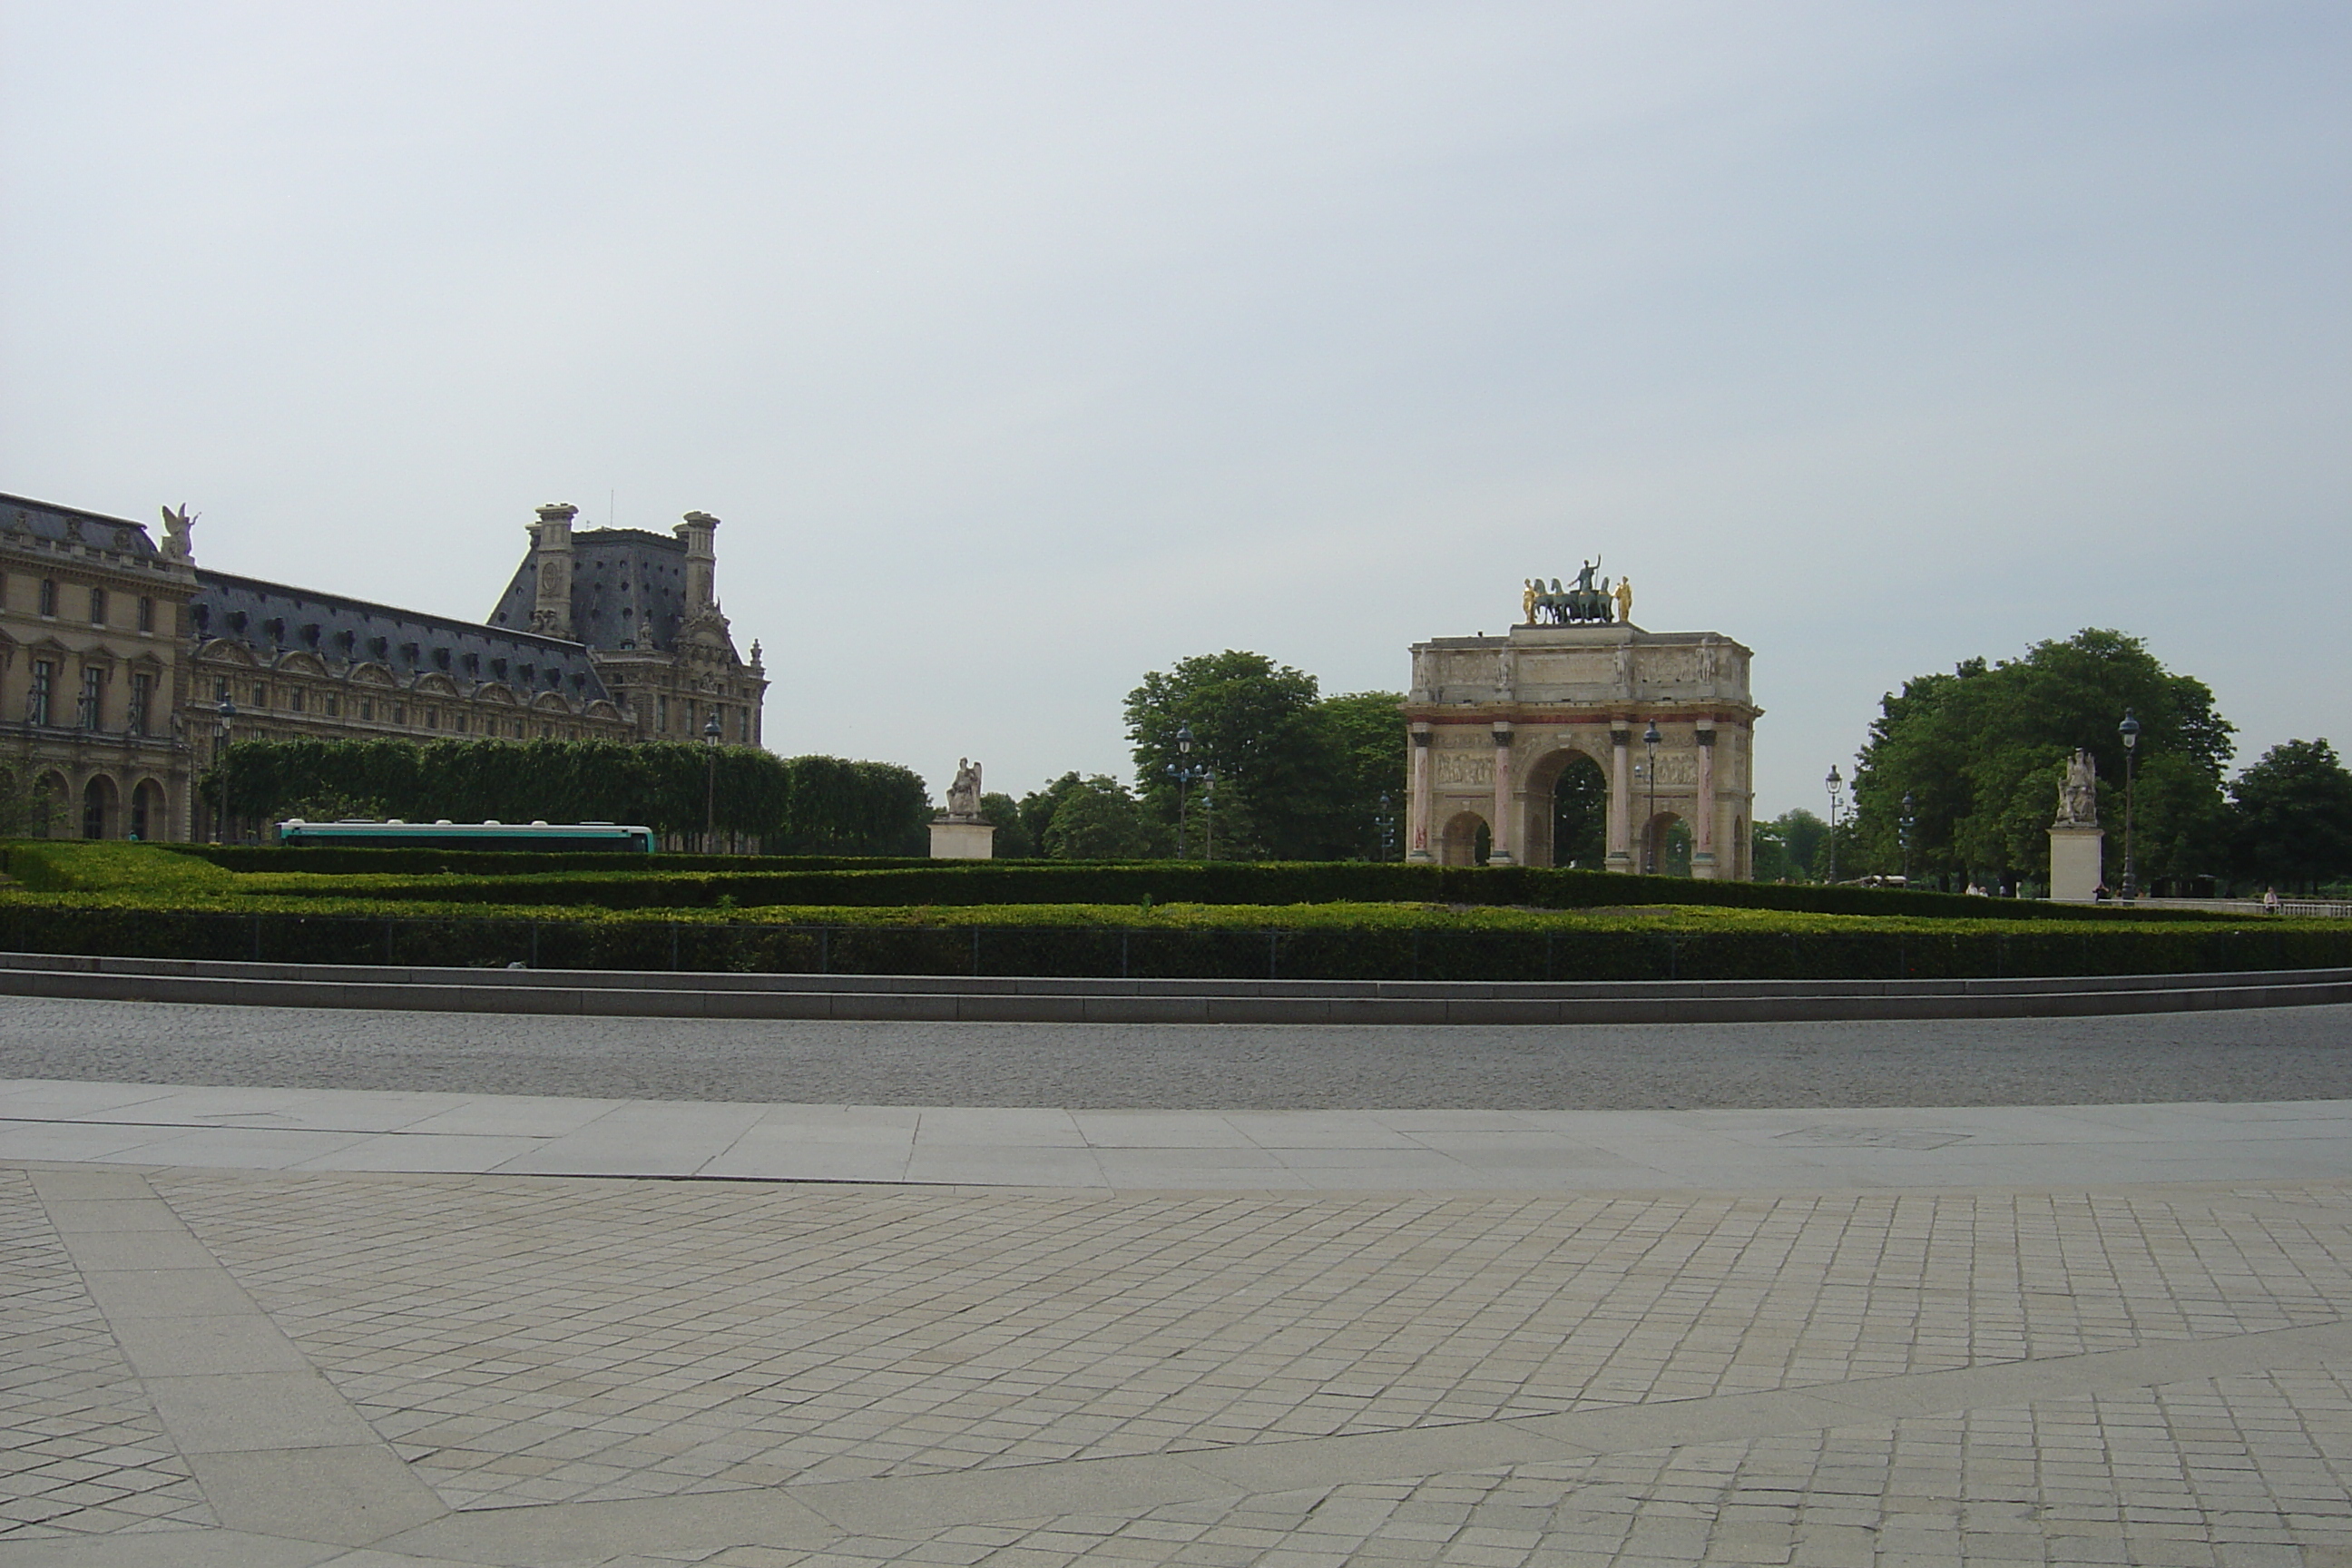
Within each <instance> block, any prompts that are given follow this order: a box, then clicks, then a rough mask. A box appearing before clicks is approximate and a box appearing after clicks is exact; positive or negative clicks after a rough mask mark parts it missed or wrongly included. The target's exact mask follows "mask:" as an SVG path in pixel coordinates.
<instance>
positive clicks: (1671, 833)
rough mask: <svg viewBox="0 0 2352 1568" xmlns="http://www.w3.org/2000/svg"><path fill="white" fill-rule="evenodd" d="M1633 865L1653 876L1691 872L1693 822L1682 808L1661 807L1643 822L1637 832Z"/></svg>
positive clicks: (1634, 839) (1687, 873) (1678, 875)
mask: <svg viewBox="0 0 2352 1568" xmlns="http://www.w3.org/2000/svg"><path fill="white" fill-rule="evenodd" d="M1633 865H1634V868H1635V869H1636V870H1639V871H1641V872H1643V873H1644V874H1646V875H1650V876H1657V877H1687V876H1689V875H1690V874H1691V830H1690V824H1689V823H1687V822H1685V821H1684V820H1683V816H1682V814H1681V813H1680V812H1675V811H1661V812H1659V813H1657V814H1656V815H1655V816H1652V817H1651V818H1650V819H1649V820H1648V821H1647V822H1644V823H1643V824H1642V826H1641V827H1640V829H1639V830H1638V831H1636V832H1635V834H1634V836H1633Z"/></svg>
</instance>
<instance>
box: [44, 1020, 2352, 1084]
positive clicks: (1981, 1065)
mask: <svg viewBox="0 0 2352 1568" xmlns="http://www.w3.org/2000/svg"><path fill="white" fill-rule="evenodd" d="M0 1078H24V1079H110V1080H115V1081H122V1082H136V1083H173V1084H219V1085H247V1086H263V1087H277V1088H289V1089H398V1090H404V1091H423V1090H435V1091H444V1092H461V1093H471V1094H554V1095H580V1096H589V1097H598V1096H616V1097H620V1098H624V1099H635V1100H737V1101H757V1102H775V1103H801V1104H848V1105H963V1106H1060V1107H1064V1108H1069V1109H1085V1108H1094V1109H1107V1108H1119V1107H1146V1108H1151V1109H1157V1110H1182V1109H1187V1108H1197V1109H1206V1110H1313V1109H1326V1108H1332V1109H1367V1108H1376V1107H1392V1108H1408V1109H1417V1110H1436V1109H1468V1110H1634V1109H1646V1110H1658V1109H1673V1108H1684V1109H1697V1108H1723V1109H1737V1108H1742V1107H1765V1108H1776V1109H1777V1108H1782V1107H1797V1106H1941V1105H2095V1104H2116V1103H2129V1102H2136V1101H2147V1100H2172V1101H2188V1100H2197V1101H2214V1100H2339V1099H2352V1006H2337V1007H2282V1008H2267V1009H2255V1010H2249V1011H2243V1012H2228V1013H2204V1014H2168V1015H2160V1016H2147V1017H2114V1018H2063V1019H2055V1018H2042V1019H2013V1020H1921V1021H1916V1022H1910V1023H1843V1024H1838V1023H1832V1024H1754V1025H1750V1024H1697V1025H1664V1024H1654V1025H1639V1026H1580V1027H1575V1028H1558V1029H1553V1028H1529V1027H1511V1028H1484V1027H1477V1026H1465V1025H1452V1026H1445V1027H1444V1028H1412V1027H1405V1026H1314V1027H1304V1026H1301V1027H1288V1026H1232V1025H1223V1026H1186V1025H1172V1024H1169V1025H1122V1026H1081V1025H1059V1024H952V1025H939V1024H887V1023H864V1024H817V1023H778V1022H730V1021H722V1020H715V1019H690V1018H661V1019H635V1018H556V1017H510V1016H487V1015H473V1014H455V1013H390V1014H387V1013H366V1012H356V1011H335V1010H325V1009H320V1010H308V1009H299V1008H278V1007H213V1006H199V1005H182V1004H174V1003H152V1002H71V1001H47V1000H40V999H35V998H25V997H10V998H0Z"/></svg>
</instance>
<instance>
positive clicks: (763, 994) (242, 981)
mask: <svg viewBox="0 0 2352 1568" xmlns="http://www.w3.org/2000/svg"><path fill="white" fill-rule="evenodd" d="M0 994H5V995H16V996H45V997H56V998H70V999H76V1000H90V1001H133V1002H187V1003H202V1004H209V1005H226V1006H265V1007H336V1008H353V1009H381V1010H385V1011H409V1012H447V1013H526V1014H555V1015H587V1016H623V1017H662V1018H737V1019H751V1018H772V1019H802V1020H835V1021H843V1022H847V1021H902V1022H903V1021H922V1022H940V1023H1056V1024H1390V1025H1432V1024H1487V1025H1493V1024H1552V1025H1560V1024H1710V1023H1722V1024H1738V1023H1802V1022H1816V1021H1822V1022H1827V1021H1838V1020H1870V1019H1886V1020H1895V1019H1916V1018H2032V1017H2083V1016H2097V1015H2118V1014H2147V1013H2182V1012H2205V1011H2215V1010H2225V1009H2234V1008H2247V1007H2302V1006H2321V1005H2336V1004H2343V1003H2352V970H2346V969H2327V970H2282V971H2275V972H2254V973H2222V974H2161V975H2087V976H2081V977H2063V976H2061V977H2051V976H2034V977H2024V978H2019V979H2008V980H1907V981H1906V980H1874V981H1863V980H1847V981H1835V980H1824V981H1706V980H1691V981H1640V982H1612V981H1590V982H1560V983H1551V984H1538V983H1520V984H1514V983H1508V982H1483V981H1471V982H1457V983H1447V982H1439V981H1314V980H1289V981H1286V980H1257V981H1225V980H1090V979H1070V978H1055V977H1045V976H1038V977H1003V976H997V977H974V978H970V979H966V978H960V977H952V976H948V977H943V976H937V975H839V974H835V975H799V974H724V973H711V974H703V973H623V972H604V971H583V970H568V971H508V970H479V969H424V968H415V969H408V968H385V967H373V966H362V965H351V966H343V965H335V964H290V963H233V962H220V963H212V962H205V961H200V960H187V959H137V958H108V957H92V956H81V955H73V954H54V953H0Z"/></svg>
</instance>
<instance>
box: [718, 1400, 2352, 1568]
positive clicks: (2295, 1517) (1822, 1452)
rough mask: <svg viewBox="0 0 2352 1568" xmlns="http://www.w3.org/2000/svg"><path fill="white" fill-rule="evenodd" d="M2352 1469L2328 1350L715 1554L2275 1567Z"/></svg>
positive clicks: (2351, 1546) (2331, 1533)
mask: <svg viewBox="0 0 2352 1568" xmlns="http://www.w3.org/2000/svg"><path fill="white" fill-rule="evenodd" d="M2347 1473H2352V1384H2347V1382H2346V1379H2345V1377H2344V1375H2342V1374H2341V1373H2336V1372H2328V1371H2317V1372H2312V1373H2293V1374H2288V1373H2281V1374H2275V1375H2272V1376H2251V1377H2222V1378H2207V1379H2200V1380H2199V1381H2196V1382H2191V1383H2179V1384H2162V1385H2160V1386H2158V1387H2155V1388H2150V1389H2145V1390H2140V1391H2137V1392H2135V1393H2132V1394H2121V1395H2116V1396H2114V1397H2108V1398H2096V1397H2084V1398H2077V1399H2053V1400H2049V1401H2046V1402H2043V1403H2041V1404H2035V1405H2004V1406H1997V1407H1991V1408H1987V1409H1981V1410H1972V1411H1969V1412H1967V1413H1965V1414H1960V1415H1937V1416H1923V1417H1919V1418H1916V1419H1913V1420H1906V1421H1895V1422H1891V1423H1888V1424H1885V1425H1883V1426H1832V1427H1827V1428H1824V1429H1822V1430H1820V1431H1816V1432H1805V1433H1792V1434H1790V1435H1788V1436H1772V1437H1760V1438H1755V1439H1751V1440H1748V1441H1746V1442H1728V1443H1693V1444H1688V1445H1685V1446H1683V1447H1666V1448H1652V1449H1646V1450H1643V1451H1642V1452H1638V1453H1626V1454H1611V1455H1607V1456H1604V1457H1601V1458H1592V1459H1586V1460H1581V1461H1578V1462H1573V1463H1569V1464H1556V1465H1518V1466H1510V1467H1505V1468H1496V1469H1486V1470H1468V1471H1457V1472H1454V1473H1451V1474H1445V1475H1434V1476H1416V1477H1410V1478H1405V1479H1399V1480H1393V1481H1381V1482H1373V1483H1365V1484H1357V1485H1346V1486H1335V1487H1314V1488H1307V1489H1300V1490H1297V1491H1284V1492H1258V1493H1251V1494H1243V1495H1239V1496H1234V1497H1223V1498H1211V1499H1206V1500H1202V1501H1200V1502H1189V1503H1178V1504H1175V1505H1172V1506H1170V1507H1166V1508H1157V1509H1152V1510H1148V1511H1146V1512H1143V1513H1141V1514H1138V1515H1136V1516H1134V1517H1132V1518H1121V1517H1119V1516H1117V1515H1107V1514H1092V1515H1089V1514H1071V1515H1065V1516H1063V1517H1061V1518H1056V1519H1045V1520H1018V1521H1007V1522H1005V1523H1002V1524H989V1525H967V1526H964V1527H962V1528H960V1529H951V1530H948V1531H942V1532H941V1533H940V1536H939V1538H938V1539H937V1540H930V1539H920V1538H907V1537H895V1538H894V1537H892V1536H890V1535H887V1534H878V1535H871V1536H865V1537H858V1538H850V1539H845V1540H842V1541H838V1542H829V1543H827V1544H826V1545H825V1546H824V1547H821V1548H817V1549H815V1550H809V1551H778V1550H775V1549H772V1548H751V1549H747V1550H740V1551H734V1552H726V1553H724V1554H722V1555H720V1556H719V1557H717V1558H715V1559H712V1561H713V1562H716V1563H740V1564H746V1565H749V1564H755V1563H760V1564H778V1565H782V1564H800V1565H805V1568H817V1565H820V1564H851V1563H855V1564H870V1563H979V1564H1013V1563H1018V1564H1021V1565H1022V1568H1063V1565H1064V1564H1101V1565H1105V1568H1108V1565H1109V1564H1114V1563H1115V1564H1120V1565H1122V1568H1125V1565H1129V1564H1134V1563H1201V1564H1205V1565H1228V1564H1230V1565H1238V1564H1244V1563H1264V1562H1267V1561H1269V1560H1270V1559H1271V1558H1272V1557H1273V1555H1274V1554H1275V1553H1276V1552H1279V1553H1280V1554H1281V1560H1282V1561H1283V1562H1284V1563H1292V1564H1307V1563H1347V1562H1363V1563H1465V1564H1478V1565H1481V1568H1522V1565H1526V1564H1536V1563H1545V1564H1559V1568H1569V1565H1570V1564H1592V1565H1594V1568H1599V1565H1601V1564H1606V1563H1797V1564H1821V1565H1822V1568H1830V1565H1833V1564H1872V1563H1916V1564H1927V1563H1964V1562H1975V1563H1982V1562H1997V1563H2102V1564H2105V1563H2136V1564H2151V1565H2153V1564H2183V1565H2188V1564H2194V1565H2197V1568H2236V1565H2239V1564H2244V1565H2247V1568H2258V1565H2261V1564H2264V1563H2275V1564H2287V1565H2295V1564H2303V1563H2313V1562H2323V1561H2326V1556H2327V1555H2332V1554H2337V1553H2343V1554H2347V1555H2352V1515H2347V1510H2346V1507H2345V1496H2346V1493H2345V1478H2346V1476H2347ZM2305 1548H2311V1549H2313V1550H2312V1551H2311V1552H2309V1553H2308V1554H2306V1552H2305ZM942 1549H944V1550H942Z"/></svg>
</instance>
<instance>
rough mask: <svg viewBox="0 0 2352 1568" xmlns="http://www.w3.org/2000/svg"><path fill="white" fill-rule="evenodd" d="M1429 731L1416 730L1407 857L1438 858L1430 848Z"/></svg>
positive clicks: (1415, 858)
mask: <svg viewBox="0 0 2352 1568" xmlns="http://www.w3.org/2000/svg"><path fill="white" fill-rule="evenodd" d="M1429 741H1430V735H1429V731H1428V730H1427V729H1426V728H1425V727H1423V728H1417V729H1415V730H1414V731H1413V732H1412V784H1411V787H1410V790H1409V795H1410V804H1409V805H1408V806H1407V808H1406V812H1405V858H1406V859H1408V860H1434V859H1435V858H1437V857H1436V856H1435V855H1433V854H1432V853H1431V852H1430V848H1429V814H1430V808H1431V802H1430V788H1429Z"/></svg>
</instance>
